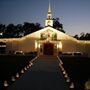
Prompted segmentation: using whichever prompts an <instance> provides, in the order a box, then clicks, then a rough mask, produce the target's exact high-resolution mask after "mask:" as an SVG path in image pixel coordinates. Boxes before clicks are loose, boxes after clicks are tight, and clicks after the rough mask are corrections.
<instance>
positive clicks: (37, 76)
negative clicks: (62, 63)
mask: <svg viewBox="0 0 90 90" xmlns="http://www.w3.org/2000/svg"><path fill="white" fill-rule="evenodd" d="M8 90H69V89H68V86H67V84H66V82H65V80H64V78H63V75H62V73H61V71H60V68H59V60H58V59H57V57H54V56H40V57H39V58H37V60H36V62H34V65H33V66H32V67H31V68H30V69H28V71H26V73H25V74H24V75H23V76H22V77H21V78H20V79H18V80H17V81H16V82H14V83H13V84H12V85H11V86H10V87H9V88H8Z"/></svg>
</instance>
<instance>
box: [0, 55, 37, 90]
mask: <svg viewBox="0 0 90 90" xmlns="http://www.w3.org/2000/svg"><path fill="white" fill-rule="evenodd" d="M35 57H36V55H0V71H1V73H0V90H3V89H5V88H6V87H8V86H9V85H10V84H12V82H13V81H15V80H16V79H17V78H18V77H19V76H21V75H22V74H23V73H24V72H25V71H26V70H27V69H28V68H29V67H30V66H31V65H32V63H31V60H32V59H33V58H35Z"/></svg>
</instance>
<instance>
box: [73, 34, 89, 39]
mask: <svg viewBox="0 0 90 90" xmlns="http://www.w3.org/2000/svg"><path fill="white" fill-rule="evenodd" d="M74 38H76V39H78V40H90V33H86V34H85V33H84V32H82V33H81V34H80V37H79V36H78V35H75V36H74Z"/></svg>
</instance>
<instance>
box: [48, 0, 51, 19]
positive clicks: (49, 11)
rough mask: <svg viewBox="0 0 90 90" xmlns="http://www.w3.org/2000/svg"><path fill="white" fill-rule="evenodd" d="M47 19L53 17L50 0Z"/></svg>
mask: <svg viewBox="0 0 90 90" xmlns="http://www.w3.org/2000/svg"><path fill="white" fill-rule="evenodd" d="M47 19H52V11H51V4H50V1H49V7H48V13H47Z"/></svg>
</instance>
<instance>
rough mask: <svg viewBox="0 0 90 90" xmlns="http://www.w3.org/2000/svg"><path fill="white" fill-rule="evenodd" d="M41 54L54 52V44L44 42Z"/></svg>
mask: <svg viewBox="0 0 90 90" xmlns="http://www.w3.org/2000/svg"><path fill="white" fill-rule="evenodd" d="M43 54H44V55H53V54H54V44H52V43H45V44H44V47H43Z"/></svg>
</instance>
